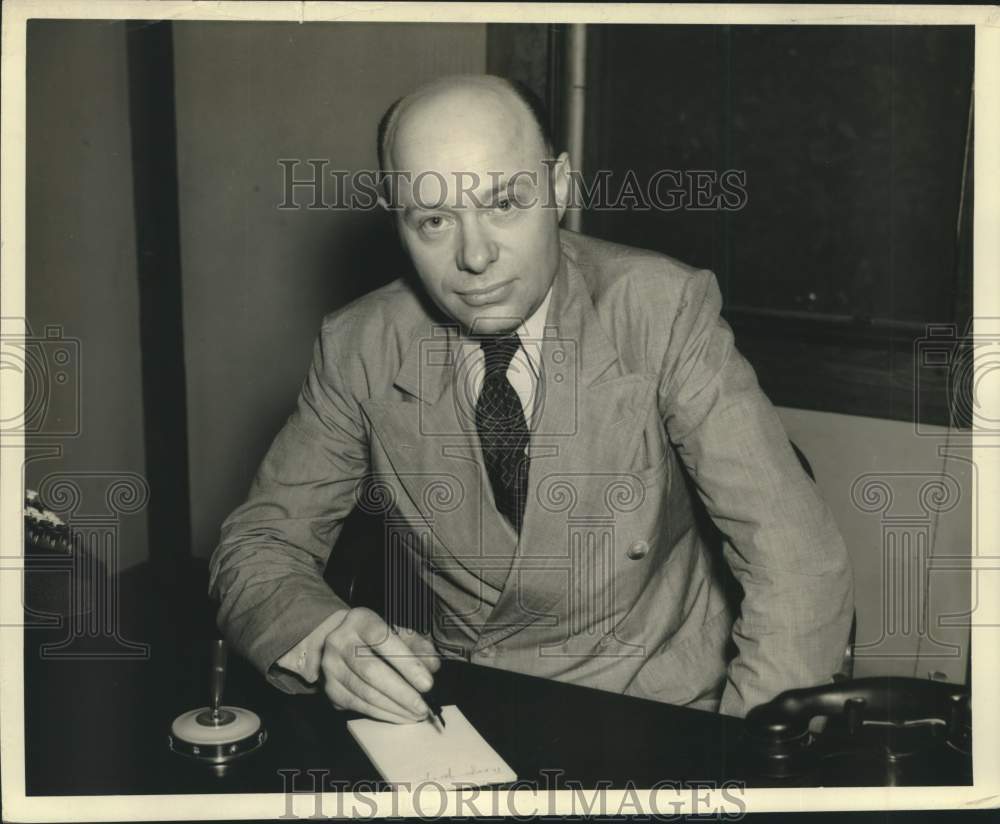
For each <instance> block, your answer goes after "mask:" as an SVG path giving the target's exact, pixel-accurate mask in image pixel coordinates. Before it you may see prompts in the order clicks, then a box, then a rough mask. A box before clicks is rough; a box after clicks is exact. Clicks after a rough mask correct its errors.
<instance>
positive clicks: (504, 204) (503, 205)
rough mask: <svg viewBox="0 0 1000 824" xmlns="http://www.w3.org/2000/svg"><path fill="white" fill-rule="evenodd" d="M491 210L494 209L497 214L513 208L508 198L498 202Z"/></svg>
mask: <svg viewBox="0 0 1000 824" xmlns="http://www.w3.org/2000/svg"><path fill="white" fill-rule="evenodd" d="M493 208H494V209H496V210H497V211H498V212H509V211H510V210H511V209H513V208H514V203H513V201H511V199H510V198H507V197H505V198H502V199H500V200H498V201H497V202H496V204H495V205H494V206H493Z"/></svg>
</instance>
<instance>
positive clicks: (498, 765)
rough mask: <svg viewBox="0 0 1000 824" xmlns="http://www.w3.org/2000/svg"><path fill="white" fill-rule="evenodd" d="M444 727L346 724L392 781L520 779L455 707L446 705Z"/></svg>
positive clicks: (484, 782) (359, 721)
mask: <svg viewBox="0 0 1000 824" xmlns="http://www.w3.org/2000/svg"><path fill="white" fill-rule="evenodd" d="M441 714H442V716H443V717H444V720H445V727H444V729H442V728H441V726H440V724H438V723H437V722H435V721H421V722H419V723H417V724H392V723H389V722H387V721H374V720H372V719H370V718H359V719H356V720H354V721H348V722H347V728H348V729H349V730H350V731H351V735H353V736H354V739H355V740H356V741H357V742H358V743H359V744H360V745H361V749H363V750H364V751H365V755H367V756H368V758H369V759H370V760H371V762H372V764H374V765H375V768H376V769H377V770H378V771H379V772H380V773H381V774H382V777H383V778H384V779H385V780H386V781H387V782H389V783H390V784H410V785H411V786H416V785H418V784H420V783H421V782H423V781H433V782H435V783H437V784H440V785H441V786H443V787H449V788H454V787H458V786H466V787H468V786H477V787H483V786H486V785H487V784H501V783H504V782H507V781H516V780H517V775H516V774H515V773H514V771H513V770H512V769H511V768H510V767H509V766H508V764H507V762H506V761H504V760H503V759H502V758H501V757H500V756H499V755H498V754H497V751H496V750H494V749H493V747H491V746H490V745H489V744H487V743H486V740H485V739H484V738H483V737H482V736H481V735H480V734H479V733H478V732H476V728H475V727H473V726H472V724H470V723H469V721H468V719H467V718H466V717H465V716H464V715H462V711H461V710H460V709H459V708H458V707H456V706H447V707H443V708H442V713H441Z"/></svg>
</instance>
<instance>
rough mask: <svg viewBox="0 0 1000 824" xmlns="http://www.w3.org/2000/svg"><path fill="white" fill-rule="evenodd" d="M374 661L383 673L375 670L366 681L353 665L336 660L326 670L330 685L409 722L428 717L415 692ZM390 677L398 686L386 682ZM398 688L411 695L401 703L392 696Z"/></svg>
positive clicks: (349, 662)
mask: <svg viewBox="0 0 1000 824" xmlns="http://www.w3.org/2000/svg"><path fill="white" fill-rule="evenodd" d="M373 660H374V661H376V662H378V664H379V665H380V666H381V667H382V668H383V670H384V671H382V672H379V671H378V670H376V671H375V672H374V674H373V677H369V678H365V677H364V676H362V675H360V674H359V673H358V672H357V671H356V670H355V669H354V668H353V665H352V662H351V661H345V660H343V659H333V660H331V661H330V662H329V665H328V668H327V673H326V676H327V681H333V682H336V683H337V684H339V685H340V687H342V688H343V689H345V690H346V691H347V692H348V693H350V694H351V695H354V696H355V697H356V698H358V699H360V700H361V701H364V702H365V703H366V704H371V705H373V706H376V707H379V708H381V709H382V710H384V711H385V712H389V713H392V714H393V715H399V716H404V717H406V718H407V720H409V721H419V720H420V719H421V718H423V717H425V716H426V714H427V710H426V708H425V707H424V706H422V702H421V701H419V696H418V695H417V693H416V691H415V690H413V689H412V688H411V687H408V686H406V684H405V683H404V682H403V680H402V679H401V678H400V677H399V676H398V675H396V674H395V673H394V672H392V670H391V669H390V668H389V667H387V666H386V665H385V664H383V663H382V662H381V661H378V659H377V658H374V657H373ZM387 675H388V676H392V677H393V678H395V679H397V682H398V684H397V683H393V682H392V681H391V680H389V679H388V678H386V676H387ZM399 685H402V686H403V687H404V688H405V689H407V690H409V692H410V695H409V696H405V693H404V698H403V700H402V701H399V700H397V698H396V697H395V696H394V695H393V694H392V691H393V689H395V688H398V686H399ZM407 699H412V703H407Z"/></svg>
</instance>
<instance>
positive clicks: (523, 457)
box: [476, 332, 529, 534]
mask: <svg viewBox="0 0 1000 824" xmlns="http://www.w3.org/2000/svg"><path fill="white" fill-rule="evenodd" d="M480 345H481V346H482V349H483V355H485V358H486V375H485V376H484V378H483V387H482V389H481V390H480V393H479V400H478V401H477V403H476V429H477V430H478V431H479V443H480V445H481V446H482V449H483V462H484V463H485V464H486V473H487V475H489V479H490V486H491V487H492V488H493V500H494V501H495V502H496V507H497V510H498V511H499V512H500V514H501V515H503V516H504V517H505V518H506V519H507V520H508V521H510V523H511V524H512V525H513V527H514V529H515V530H516V531H517V533H518V534H520V533H521V523H522V521H523V520H524V504H525V499H526V498H527V494H528V463H529V460H528V441H529V436H528V424H527V421H526V420H525V417H524V408H523V407H522V406H521V399H520V398H519V397H518V394H517V392H516V391H515V390H514V387H513V386H511V384H510V381H509V380H508V379H507V368H508V367H509V366H510V362H511V359H512V358H513V357H514V353H515V352H517V349H518V347H519V346H520V345H521V341H520V338H518V336H517V334H516V333H514V332H512V333H510V334H509V335H504V336H503V337H491V338H484V339H483V341H482V343H481V344H480Z"/></svg>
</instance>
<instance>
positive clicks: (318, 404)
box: [209, 333, 368, 692]
mask: <svg viewBox="0 0 1000 824" xmlns="http://www.w3.org/2000/svg"><path fill="white" fill-rule="evenodd" d="M338 337H339V336H338ZM336 350H337V346H336V344H335V343H334V337H333V335H330V334H326V333H324V334H322V335H321V336H320V339H319V340H318V341H317V343H316V345H315V347H314V353H313V360H312V363H311V366H310V368H309V372H308V375H307V377H306V380H305V382H304V383H303V386H302V390H301V392H300V394H299V398H298V403H297V406H296V409H295V411H294V412H293V413H292V415H291V416H290V417H289V419H288V421H287V423H286V424H285V426H284V427H283V428H282V429H281V431H280V432H279V433H278V435H277V437H276V438H275V439H274V442H273V443H272V444H271V447H270V449H269V450H268V452H267V454H266V455H265V457H264V459H263V461H262V463H261V465H260V467H259V469H258V470H257V474H256V476H255V478H254V480H253V483H252V485H251V488H250V492H249V495H248V498H247V501H246V502H245V503H244V504H243V505H242V506H240V507H239V508H237V509H236V510H235V511H234V512H233V513H232V514H231V515H230V516H229V517H228V518H227V519H226V521H225V523H224V524H223V525H222V535H221V540H220V543H219V545H218V547H217V548H216V549H215V552H214V553H213V555H212V558H211V561H210V565H209V576H210V579H209V590H210V592H211V594H212V595H213V596H214V597H215V598H216V599H218V600H219V601H220V608H219V613H218V625H219V628H220V630H221V631H222V633H223V635H224V636H225V637H226V638H227V639H229V641H230V643H232V644H233V646H234V648H235V649H236V650H237V651H238V652H240V653H241V654H242V655H244V656H246V657H247V658H248V659H249V660H250V661H251V662H252V663H253V664H254V666H256V667H257V669H259V670H260V671H261V672H262V673H264V674H265V676H266V677H267V679H268V680H269V681H270V682H271V683H272V684H274V685H275V686H277V687H279V688H280V689H282V690H284V691H286V692H308V691H314V690H315V687H309V686H307V685H306V684H305V683H304V682H303V681H302V680H300V679H298V678H296V677H295V676H293V675H291V674H289V673H287V672H284V671H282V670H281V669H280V668H278V667H276V666H275V663H276V662H277V660H278V659H279V658H280V657H281V656H282V655H283V654H284V653H286V652H287V651H288V650H290V649H291V648H292V647H294V646H295V645H296V644H297V643H299V642H300V641H302V640H303V639H304V638H305V637H306V636H307V635H309V633H310V632H312V631H313V630H314V629H315V628H316V627H317V626H319V624H321V623H322V622H323V621H324V620H326V619H327V618H328V617H329V616H330V615H331V614H332V613H334V612H335V611H337V610H340V609H345V608H347V606H348V605H347V604H345V603H344V602H343V601H342V600H341V599H340V598H338V597H337V596H336V595H335V594H334V593H333V591H332V590H331V589H330V588H329V586H328V585H327V584H326V582H325V581H324V580H323V570H324V567H325V565H326V561H327V558H328V556H329V554H330V551H331V548H332V547H333V544H334V542H335V541H336V539H337V536H338V534H339V533H340V531H341V527H342V525H343V522H344V519H345V518H346V517H347V515H348V514H349V513H350V511H351V509H352V508H353V507H354V503H355V492H356V488H357V486H358V484H359V482H360V481H361V479H362V478H363V477H364V475H365V474H366V472H367V469H368V449H367V438H366V433H365V430H364V426H363V424H362V418H361V410H360V407H359V405H358V403H357V402H356V400H355V399H354V398H353V397H352V396H351V395H350V393H349V392H348V391H347V389H346V387H345V383H344V381H343V379H342V377H341V373H340V370H339V369H338V366H337V362H338V359H337V352H336Z"/></svg>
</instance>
